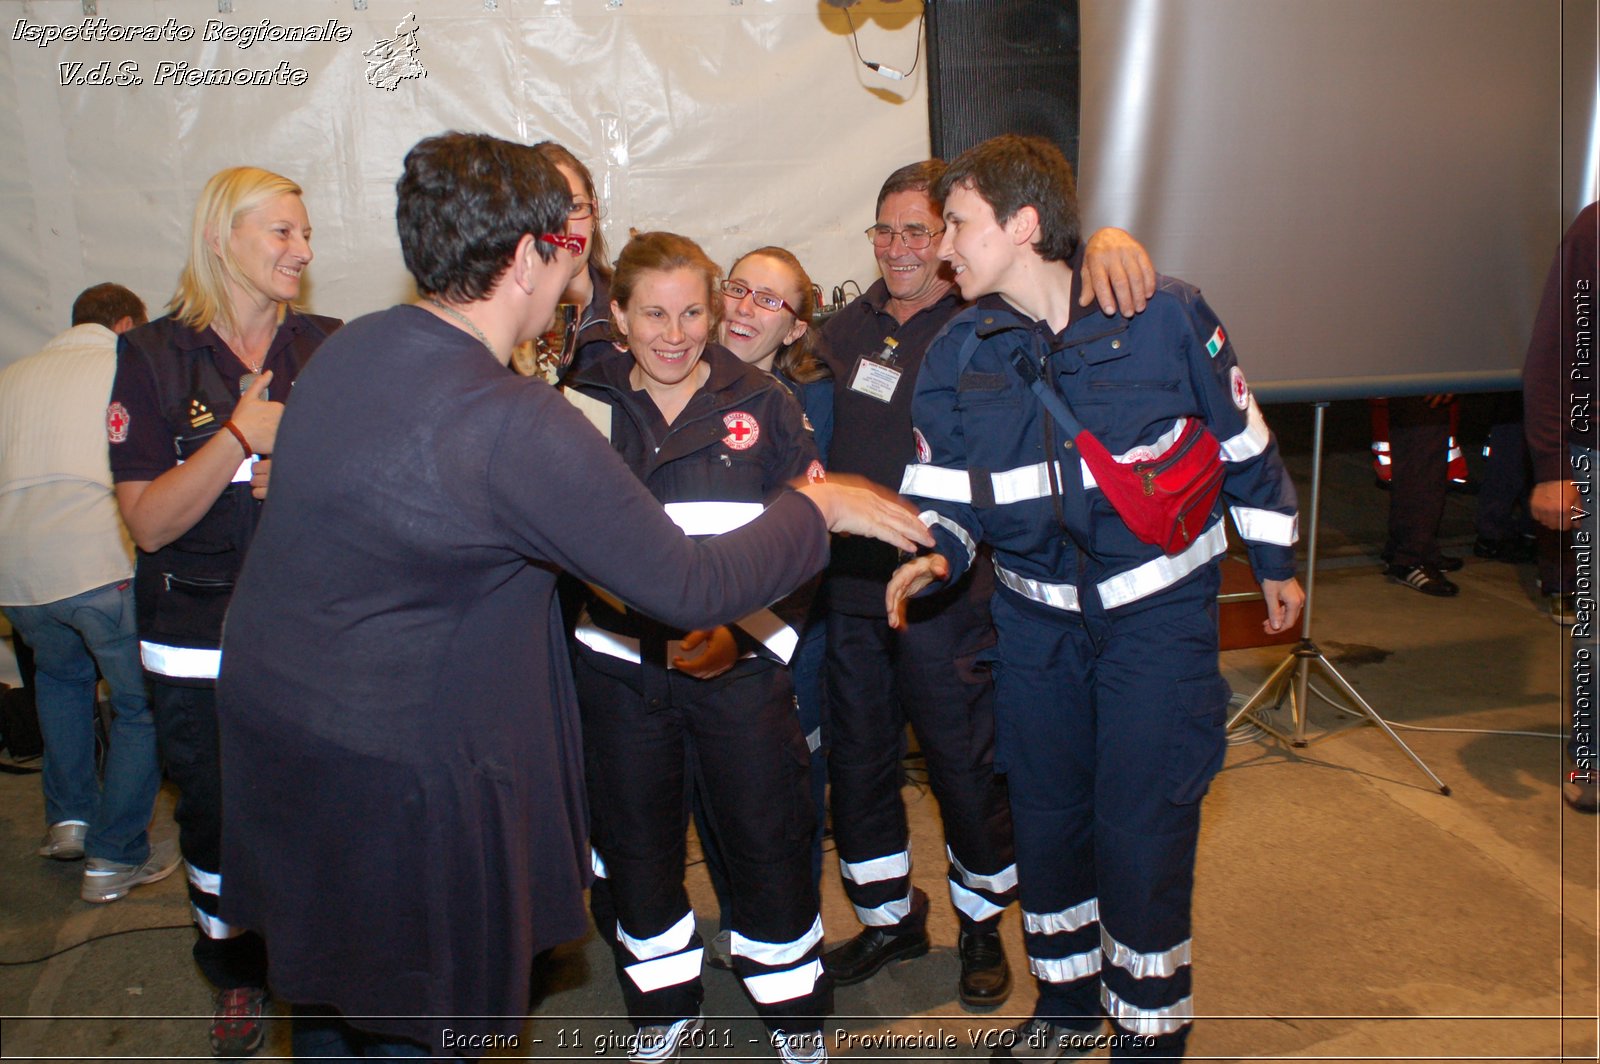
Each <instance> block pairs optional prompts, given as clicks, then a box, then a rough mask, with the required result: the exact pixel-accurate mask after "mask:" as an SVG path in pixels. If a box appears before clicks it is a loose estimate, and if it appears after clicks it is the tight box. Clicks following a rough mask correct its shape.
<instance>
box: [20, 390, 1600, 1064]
mask: <svg viewBox="0 0 1600 1064" xmlns="http://www.w3.org/2000/svg"><path fill="white" fill-rule="evenodd" d="M1334 411H1335V413H1334V414H1330V419H1332V418H1333V417H1334V416H1335V415H1338V416H1340V417H1341V418H1343V419H1344V421H1343V422H1341V425H1343V426H1344V428H1345V429H1347V430H1348V431H1344V432H1343V433H1342V434H1341V432H1339V431H1334V432H1332V433H1331V440H1332V442H1330V450H1329V455H1328V460H1327V472H1326V476H1327V486H1326V489H1325V491H1324V500H1323V501H1324V520H1323V538H1324V544H1323V545H1324V547H1325V551H1326V552H1325V555H1324V556H1325V558H1326V561H1325V562H1324V564H1322V565H1320V566H1319V568H1318V574H1317V581H1316V589H1315V590H1316V602H1315V608H1316V612H1315V618H1314V632H1313V634H1314V635H1315V637H1316V639H1317V642H1318V643H1319V645H1320V646H1321V648H1322V650H1323V651H1324V652H1325V653H1326V655H1327V657H1328V659H1329V660H1330V661H1331V662H1332V663H1333V665H1334V666H1335V667H1336V668H1337V669H1338V670H1339V672H1340V673H1341V674H1342V675H1343V676H1344V677H1345V678H1346V679H1347V680H1348V681H1349V682H1350V683H1351V684H1352V685H1353V686H1354V687H1355V688H1356V689H1357V690H1359V691H1360V692H1361V694H1362V695H1363V697H1365V698H1366V699H1367V700H1368V701H1369V702H1370V703H1371V705H1372V706H1374V707H1375V708H1376V709H1377V710H1378V711H1379V712H1380V713H1382V714H1383V716H1384V717H1385V718H1387V719H1389V720H1390V721H1392V722H1394V723H1395V724H1396V725H1397V726H1398V725H1401V724H1405V725H1412V726H1416V727H1419V728H1445V729H1475V730H1474V731H1459V732H1458V731H1410V730H1406V731H1401V732H1400V734H1401V736H1402V737H1403V738H1404V739H1405V741H1406V742H1407V743H1408V744H1410V745H1411V747H1412V748H1413V749H1414V750H1415V751H1416V753H1417V754H1418V755H1419V756H1420V757H1422V758H1423V759H1424V760H1425V761H1426V762H1427V763H1428V765H1429V766H1430V767H1431V768H1432V769H1433V770H1434V771H1435V772H1437V773H1438V774H1439V776H1441V777H1442V778H1443V780H1444V781H1445V783H1447V784H1448V785H1449V787H1450V789H1451V794H1450V796H1448V797H1445V796H1442V795H1440V794H1439V793H1438V792H1437V791H1436V790H1435V789H1434V788H1433V786H1432V784H1431V783H1430V782H1429V781H1428V780H1427V778H1426V777H1425V776H1424V775H1423V774H1422V773H1421V772H1420V771H1419V770H1418V769H1417V768H1416V767H1415V766H1414V765H1413V764H1412V763H1411V761H1410V760H1409V759H1408V758H1407V757H1406V756H1405V754H1404V753H1403V752H1401V751H1400V750H1399V749H1398V748H1397V747H1396V746H1395V745H1393V744H1392V743H1391V741H1390V740H1389V739H1388V738H1387V737H1386V736H1385V735H1384V734H1383V733H1382V732H1381V731H1379V730H1378V729H1377V728H1375V727H1372V726H1370V725H1368V726H1362V727H1359V728H1357V729H1355V730H1353V731H1349V732H1347V733H1344V734H1339V735H1335V736H1333V737H1330V738H1327V739H1326V740H1324V741H1320V742H1314V743H1313V744H1312V745H1310V746H1308V747H1304V748H1298V749H1297V748H1294V747H1291V746H1290V745H1289V744H1287V743H1284V742H1282V741H1280V740H1278V739H1276V738H1273V737H1271V736H1266V735H1263V734H1261V733H1260V732H1259V731H1258V730H1256V729H1252V728H1248V727H1246V728H1242V729H1240V730H1238V731H1236V733H1235V735H1234V739H1235V744H1234V745H1233V746H1232V747H1231V749H1230V751H1229V755H1228V760H1227V767H1226V768H1225V770H1224V771H1223V772H1222V774H1221V775H1220V776H1219V777H1218V778H1217V780H1216V782H1215V784H1214V785H1213V786H1212V789H1211V794H1210V796H1209V797H1208V798H1207V800H1206V805H1205V826H1204V829H1203V833H1202V836H1201V840H1200V854H1199V869H1198V890H1197V894H1196V898H1195V909H1194V913H1195V919H1194V923H1195V968H1194V971H1195V1000H1196V1006H1197V1012H1198V1013H1199V1014H1200V1018H1199V1020H1198V1022H1197V1023H1196V1026H1195V1029H1194V1035H1193V1037H1192V1039H1191V1041H1190V1050H1191V1057H1192V1058H1193V1059H1197V1060H1200V1059H1209V1060H1321V1061H1343V1060H1444V1061H1456V1060H1460V1061H1466V1060H1506V1061H1533V1060H1541V1061H1549V1060H1595V1059H1597V1058H1600V1040H1597V1019H1596V1017H1597V1013H1600V1008H1597V967H1600V966H1597V942H1600V935H1597V926H1600V919H1597V910H1600V895H1597V890H1596V882H1597V864H1596V854H1597V851H1600V818H1595V817H1587V816H1583V815H1581V814H1577V813H1574V812H1572V811H1571V810H1568V809H1566V808H1565V807H1564V806H1563V804H1562V802H1561V800H1560V797H1559V792H1558V789H1557V788H1558V780H1559V776H1560V772H1561V768H1562V762H1561V744H1560V742H1559V741H1558V740H1557V739H1556V738H1552V736H1555V735H1557V734H1559V731H1560V728H1561V701H1562V694H1561V692H1562V690H1563V673H1562V667H1561V632H1562V629H1559V628H1558V627H1557V626H1556V625H1554V624H1552V623H1551V622H1550V620H1549V619H1548V616H1547V615H1546V614H1544V613H1542V612H1541V610H1540V607H1539V604H1538V602H1537V599H1538V596H1537V593H1536V588H1535V587H1534V586H1533V576H1532V569H1531V567H1529V566H1522V567H1513V566H1507V565H1502V564H1496V563H1490V562H1481V561H1477V560H1475V559H1472V558H1471V557H1470V542H1471V527H1472V526H1471V515H1472V501H1471V499H1470V498H1467V497H1462V496H1453V497H1452V498H1451V500H1450V503H1449V507H1448V509H1447V513H1446V519H1445V526H1444V530H1443V538H1444V540H1445V542H1446V543H1447V544H1448V545H1450V546H1451V547H1453V548H1454V549H1455V551H1456V552H1457V553H1464V554H1467V555H1468V556H1469V557H1468V562H1467V566H1466V568H1465V569H1464V570H1463V571H1462V572H1461V573H1460V574H1459V578H1458V582H1459V583H1460V584H1461V587H1462V591H1461V595H1460V596H1459V597H1458V598H1456V599H1432V598H1428V597H1426V596H1423V595H1420V594H1418V593H1416V592H1415V591H1412V590H1410V589H1408V588H1404V587H1401V586H1398V585H1395V584H1390V583H1387V582H1385V581H1384V580H1383V579H1381V577H1380V576H1379V575H1378V569H1377V564H1376V560H1375V557H1374V554H1375V551H1376V549H1377V545H1378V544H1379V542H1381V539H1382V530H1383V522H1384V515H1385V513H1386V505H1387V500H1386V497H1385V496H1383V495H1381V494H1379V493H1378V492H1376V491H1375V490H1374V489H1373V488H1372V485H1371V479H1370V474H1369V473H1368V472H1367V471H1366V466H1365V462H1366V459H1365V456H1364V454H1363V453H1362V451H1361V449H1360V446H1359V445H1355V444H1350V443H1349V442H1348V441H1349V440H1351V439H1356V438H1358V437H1359V436H1360V432H1359V431H1358V428H1359V426H1358V424H1357V423H1358V421H1359V414H1358V412H1353V411H1352V410H1351V409H1349V408H1347V407H1342V406H1341V405H1336V406H1335V408H1334ZM1269 417H1270V418H1272V420H1273V422H1274V424H1275V426H1276V427H1278V429H1279V431H1280V433H1281V434H1282V435H1283V436H1284V438H1285V441H1286V453H1287V454H1288V457H1289V459H1290V464H1291V468H1292V469H1293V470H1294V471H1295V473H1296V479H1297V482H1298V483H1300V484H1301V485H1302V490H1304V486H1305V485H1306V483H1307V481H1308V477H1307V476H1305V475H1304V473H1305V470H1307V469H1308V468H1309V465H1308V457H1307V454H1306V450H1305V447H1304V440H1305V438H1306V432H1305V428H1306V425H1307V424H1308V422H1309V419H1308V417H1307V416H1306V415H1305V414H1304V408H1299V409H1291V410H1288V411H1284V412H1282V413H1279V412H1275V411H1269ZM1345 422H1348V424H1345ZM1341 441H1344V442H1341ZM1285 656H1286V652H1285V650H1284V649H1282V648H1273V649H1263V650H1244V651H1233V652H1229V653H1226V654H1224V655H1223V667H1224V672H1225V673H1226V675H1227V676H1228V678H1229V680H1230V681H1231V682H1232V683H1233V686H1234V688H1235V690H1236V691H1239V692H1241V693H1248V692H1251V691H1253V690H1254V689H1255V687H1256V685H1257V684H1259V683H1260V682H1261V680H1262V679H1263V678H1264V677H1265V676H1266V675H1267V674H1268V673H1269V672H1271V670H1272V669H1273V667H1274V666H1276V665H1277V664H1278V663H1279V662H1280V661H1282V660H1283V659H1284V657H1285ZM1314 682H1316V684H1317V686H1318V687H1319V688H1321V689H1328V685H1327V684H1326V683H1325V682H1323V681H1322V680H1317V679H1316V678H1315V677H1314ZM1283 716H1285V714H1283V713H1278V714H1274V717H1278V718H1281V717H1283ZM1311 719H1312V722H1313V724H1314V725H1317V726H1321V725H1326V724H1330V723H1334V724H1336V723H1338V722H1339V721H1340V720H1341V714H1339V713H1337V712H1336V711H1335V710H1334V709H1333V708H1332V707H1330V706H1329V705H1327V704H1326V703H1324V702H1321V701H1320V700H1317V699H1315V698H1314V699H1313V700H1312V713H1311ZM1504 731H1524V732H1538V733H1541V734H1540V735H1538V736H1515V735H1498V734H1488V733H1490V732H1504ZM1313 734H1315V729H1314V732H1313ZM912 778H913V781H914V779H915V773H913V774H912ZM905 799H906V802H907V806H908V808H909V810H910V813H911V821H912V825H913V831H914V840H913V853H914V855H915V862H916V865H915V875H916V879H917V881H918V882H919V884H920V885H921V886H922V887H923V888H924V889H925V890H927V891H928V892H929V894H930V895H932V896H933V898H934V905H933V913H932V917H931V919H930V928H929V929H930V933H931V935H932V937H933V940H934V943H935V948H934V950H933V951H932V953H930V954H929V955H928V956H927V957H925V958H922V959H919V960H914V961H910V962H906V963H903V964H900V965H897V966H892V967H890V968H888V969H885V970H884V971H883V972H882V973H880V974H879V975H877V976H876V977H874V978H873V979H871V980H869V981H868V982H866V983H864V984H861V985H858V986H854V987H846V988H842V989H840V990H839V991H838V994H837V1000H836V1016H835V1018H834V1019H833V1020H832V1021H831V1022H830V1024H829V1026H828V1031H827V1034H828V1041H829V1048H830V1051H831V1053H832V1054H833V1056H834V1057H835V1058H840V1059H845V1058H847V1059H853V1060H869V1059H878V1058H893V1059H919V1058H949V1059H963V1058H965V1059H983V1058H986V1057H987V1055H988V1050H987V1048H985V1047H984V1046H983V1045H981V1044H978V1045H975V1044H974V1043H975V1042H979V1043H981V1041H982V1039H983V1038H984V1036H985V1034H986V1033H987V1032H991V1031H993V1030H994V1029H996V1028H1000V1027H1004V1026H1009V1025H1012V1024H1014V1023H1015V1022H1017V1020H1018V1019H1019V1018H1022V1017H1025V1016H1027V1015H1028V1013H1029V1010H1030V1007H1031V1005H1032V1001H1033V997H1034V993H1033V990H1032V986H1031V983H1030V980H1029V977H1028V975H1027V969H1026V963H1025V961H1024V959H1023V957H1022V951H1021V941H1020V921H1019V919H1018V917H1017V915H1016V913H1015V911H1014V910H1013V911H1011V912H1008V913H1007V914H1006V916H1005V918H1004V920H1003V924H1002V927H1003V932H1004V935H1005V938H1006V942H1007V946H1008V949H1009V953H1010V961H1011V964H1012V967H1013V971H1014V974H1015V977H1016V980H1017V990H1016V992H1015V993H1014V994H1013V995H1012V997H1011V1000H1010V1001H1009V1002H1007V1003H1006V1005H1005V1006H1004V1008H1003V1010H1002V1011H1001V1012H1000V1013H996V1014H990V1015H987V1016H972V1015H969V1014H967V1013H965V1012H963V1011H962V1010H961V1008H960V1006H959V1005H958V1003H957V1001H956V997H955V984H956V977H957V970H958V964H957V959H956V956H955V952H954V949H953V945H954V941H955V919H954V916H953V915H952V910H951V908H950V906H949V903H948V899H947V898H946V897H942V896H941V892H942V890H943V887H942V878H943V859H942V841H941V839H940V836H939V829H938V826H937V812H936V809H935V807H934V801H933V799H932V797H931V796H930V795H928V794H927V793H926V791H925V790H924V789H923V788H921V787H919V786H917V785H916V783H915V782H913V783H911V784H908V786H907V788H906V790H905ZM42 804H43V803H42V800H41V798H40V795H39V781H38V777H37V776H31V775H0V869H3V870H4V871H3V874H0V1022H3V1024H4V1028H3V1043H0V1044H3V1049H0V1057H4V1058H6V1059H18V1060H22V1059H54V1060H87V1059H102V1060H103V1059H119V1060H177V1059H184V1058H198V1059H208V1053H207V1047H206V1042H205V1028H206V1027H207V1025H208V1022H209V1015H210V996H209V993H208V991H207V988H206V986H205V985H204V982H203V980H202V979H201V978H200V976H199V975H198V973H197V972H196V971H195V969H194V967H193V965H192V963H191V961H190V960H189V943H190V941H191V936H192V931H190V929H189V925H188V916H187V904H186V899H185V895H184V888H183V883H182V878H181V876H174V877H172V878H171V879H169V880H167V881H165V882H163V883H160V884H153V885H150V886H147V887H143V888H140V889H139V890H137V891H135V892H134V893H133V894H132V895H131V896H130V897H128V898H126V899H124V900H123V901H120V902H117V903H115V904H113V905H109V906H91V905H88V904H85V903H83V902H81V901H79V900H78V898H77V887H78V877H79V875H80V866H77V865H67V864H59V863H56V862H52V861H44V860H40V859H39V858H37V857H35V856H33V848H34V847H35V846H36V845H37V841H38V837H39V835H40V833H41V831H42V826H43V812H42ZM170 808H171V805H170V795H164V797H163V803H162V806H161V808H160V810H159V811H158V816H157V824H156V831H157V833H158V834H164V833H170V832H172V831H173V830H174V828H173V827H172V824H171V820H170ZM690 883H691V894H692V896H693V897H694V898H695V900H696V903H697V906H698V908H699V911H700V914H701V916H702V917H703V918H706V919H710V920H714V917H715V903H714V901H713V900H712V897H711V892H710V888H709V884H708V882H707V880H706V877H705V875H704V872H703V869H702V868H700V867H698V866H697V867H694V868H692V869H691V870H690ZM824 883H825V892H824V923H825V925H826V927H827V929H828V933H829V938H830V941H837V940H841V939H843V938H845V937H847V936H848V935H850V934H853V933H854V931H855V929H856V925H855V922H854V919H853V917H852V915H851V913H850V909H849V906H848V904H847V903H846V902H845V900H844V896H843V894H842V892H841V891H840V889H839V887H838V877H837V870H836V863H835V861H834V860H833V855H832V854H831V852H830V853H829V854H828V862H827V867H826V869H825V872H824ZM713 929H714V925H713V924H706V923H703V924H702V932H703V933H704V934H706V935H708V936H709V935H710V933H711V931H712V930H713ZM706 985H707V1002H706V1006H707V1014H708V1016H711V1017H714V1018H713V1019H712V1020H710V1021H709V1024H708V1029H707V1035H708V1042H707V1045H706V1046H705V1047H704V1048H701V1049H698V1050H695V1051H692V1052H690V1053H689V1054H688V1055H687V1057H688V1059H706V1060H710V1059H737V1058H748V1059H768V1060H770V1059H772V1053H771V1051H770V1050H769V1049H768V1048H766V1047H765V1046H764V1045H763V1044H761V1040H762V1033H761V1032H762V1029H761V1027H760V1025H759V1024H758V1023H757V1021H756V1020H755V1019H754V1017H753V1013H752V1010H751V1007H750V1005H749V1003H748V1002H747V1000H746V999H745V997H744V996H743V993H742V991H741V990H740V988H739V986H738V984H737V983H736V981H735V980H734V978H733V976H732V975H731V974H728V973H724V972H718V971H708V972H707V976H706ZM620 1005H621V998H620V994H619V993H618V991H617V988H616V986H615V982H614V977H613V975H612V971H611V965H610V959H609V955H608V954H607V953H606V951H605V950H604V948H603V947H602V946H601V944H600V943H599V942H598V940H597V939H596V938H595V937H594V936H593V935H591V936H590V937H589V938H588V939H587V940H585V941H584V942H581V943H574V944H572V945H569V946H567V947H563V948H562V949H561V950H559V951H557V953H556V955H555V957H554V959H553V963H552V964H551V966H550V967H549V969H548V971H547V973H546V983H545V992H544V996H543V998H542V1000H541V1001H540V1003H539V1004H538V1006H537V1008H536V1011H535V1013H534V1015H533V1016H532V1018H531V1019H530V1020H529V1022H528V1024H527V1026H526V1027H525V1029H524V1031H523V1034H522V1037H521V1039H520V1045H519V1046H518V1047H517V1048H516V1049H514V1050H511V1051H509V1052H507V1053H504V1054H501V1055H503V1056H505V1057H508V1058H522V1059H530V1058H532V1059H558V1058H570V1059H578V1058H586V1059H594V1058H596V1057H603V1058H609V1059H621V1058H622V1057H624V1056H625V1053H624V1051H622V1050H620V1049H617V1048H615V1046H614V1045H609V1046H608V1044H607V1039H608V1038H610V1037H611V1036H617V1035H622V1034H625V1033H626V1032H627V1029H628V1025H627V1023H626V1021H625V1020H619V1019H617V1017H618V1015H619V1013H620V1011H621V1008H620ZM287 1026H288V1025H287V1023H284V1022H275V1023H273V1024H272V1025H271V1030H270V1034H269V1039H268V1043H267V1046H266V1047H265V1049H263V1051H262V1055H261V1057H262V1059H265V1058H268V1057H270V1056H271V1055H274V1054H277V1055H286V1054H287V1052H288V1033H287ZM886 1034H894V1035H904V1036H908V1037H907V1038H906V1039H903V1040H902V1042H903V1043H905V1042H911V1041H912V1038H911V1037H910V1036H919V1037H920V1042H918V1043H917V1044H915V1045H910V1046H907V1045H904V1044H902V1046H900V1047H898V1048H897V1047H894V1046H892V1045H889V1044H888V1041H889V1040H887V1039H885V1038H884V1037H883V1036H884V1035H886ZM941 1039H943V1041H942V1042H941ZM929 1046H933V1047H936V1048H928V1047H929Z"/></svg>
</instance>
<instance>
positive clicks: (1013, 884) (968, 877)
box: [944, 843, 1017, 894]
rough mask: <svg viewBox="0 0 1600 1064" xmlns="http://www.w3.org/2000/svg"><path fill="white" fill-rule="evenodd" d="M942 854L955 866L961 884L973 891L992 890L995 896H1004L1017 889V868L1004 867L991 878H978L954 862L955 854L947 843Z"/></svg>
mask: <svg viewBox="0 0 1600 1064" xmlns="http://www.w3.org/2000/svg"><path fill="white" fill-rule="evenodd" d="M944 853H945V856H946V857H948V858H949V859H950V863H951V864H953V865H955V866H956V874H957V875H959V876H960V877H961V882H963V883H965V884H966V885H967V886H969V887H971V888H972V889H973V890H992V891H994V893H996V894H1004V893H1006V892H1007V891H1009V890H1016V889H1017V866H1016V865H1014V864H1010V865H1006V866H1005V867H1004V868H1002V869H1000V871H998V872H996V873H995V874H994V875H992V876H980V875H978V874H977V873H975V872H969V871H967V867H966V865H963V864H962V863H961V862H960V861H958V860H956V852H955V851H954V850H952V849H951V848H950V845H949V843H946V844H945V848H944Z"/></svg>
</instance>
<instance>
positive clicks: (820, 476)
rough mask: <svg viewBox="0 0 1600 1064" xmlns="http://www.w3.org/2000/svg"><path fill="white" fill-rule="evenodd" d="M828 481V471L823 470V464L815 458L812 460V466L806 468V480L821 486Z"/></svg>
mask: <svg viewBox="0 0 1600 1064" xmlns="http://www.w3.org/2000/svg"><path fill="white" fill-rule="evenodd" d="M827 479H828V471H827V470H826V469H823V468H822V463H821V462H819V461H817V460H816V459H815V458H813V459H812V460H811V464H810V465H808V466H806V480H808V481H810V482H811V483H813V484H821V483H822V482H823V481H825V480H827Z"/></svg>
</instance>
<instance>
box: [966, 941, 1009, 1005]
mask: <svg viewBox="0 0 1600 1064" xmlns="http://www.w3.org/2000/svg"><path fill="white" fill-rule="evenodd" d="M959 950H960V953H961V987H960V995H961V1007H962V1008H964V1009H966V1010H967V1011H968V1012H987V1011H989V1010H990V1009H993V1008H998V1007H999V1006H1000V1005H1001V1004H1003V1003H1004V1002H1005V1000H1006V998H1008V997H1010V996H1011V966H1010V965H1008V964H1006V951H1005V949H1004V947H1002V946H1001V945H1000V932H999V930H997V929H995V928H989V929H988V930H972V931H966V930H963V931H962V932H961V943H960V946H959Z"/></svg>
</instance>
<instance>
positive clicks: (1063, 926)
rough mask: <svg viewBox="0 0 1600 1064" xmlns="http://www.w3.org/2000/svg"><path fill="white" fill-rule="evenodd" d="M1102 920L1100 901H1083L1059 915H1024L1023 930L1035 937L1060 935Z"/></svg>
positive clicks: (1092, 899)
mask: <svg viewBox="0 0 1600 1064" xmlns="http://www.w3.org/2000/svg"><path fill="white" fill-rule="evenodd" d="M1098 919H1100V899H1099V898H1090V899H1089V900H1088V901H1081V902H1079V903H1078V904H1076V905H1074V906H1073V907H1072V908H1070V909H1062V910H1061V911H1060V912H1058V913H1030V912H1027V911H1024V912H1023V914H1022V929H1023V930H1024V931H1027V932H1029V933H1031V934H1035V935H1059V934H1061V933H1062V932H1063V931H1076V930H1078V929H1079V928H1080V927H1088V926H1089V925H1090V924H1092V923H1094V922H1095V921H1096V920H1098Z"/></svg>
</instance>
